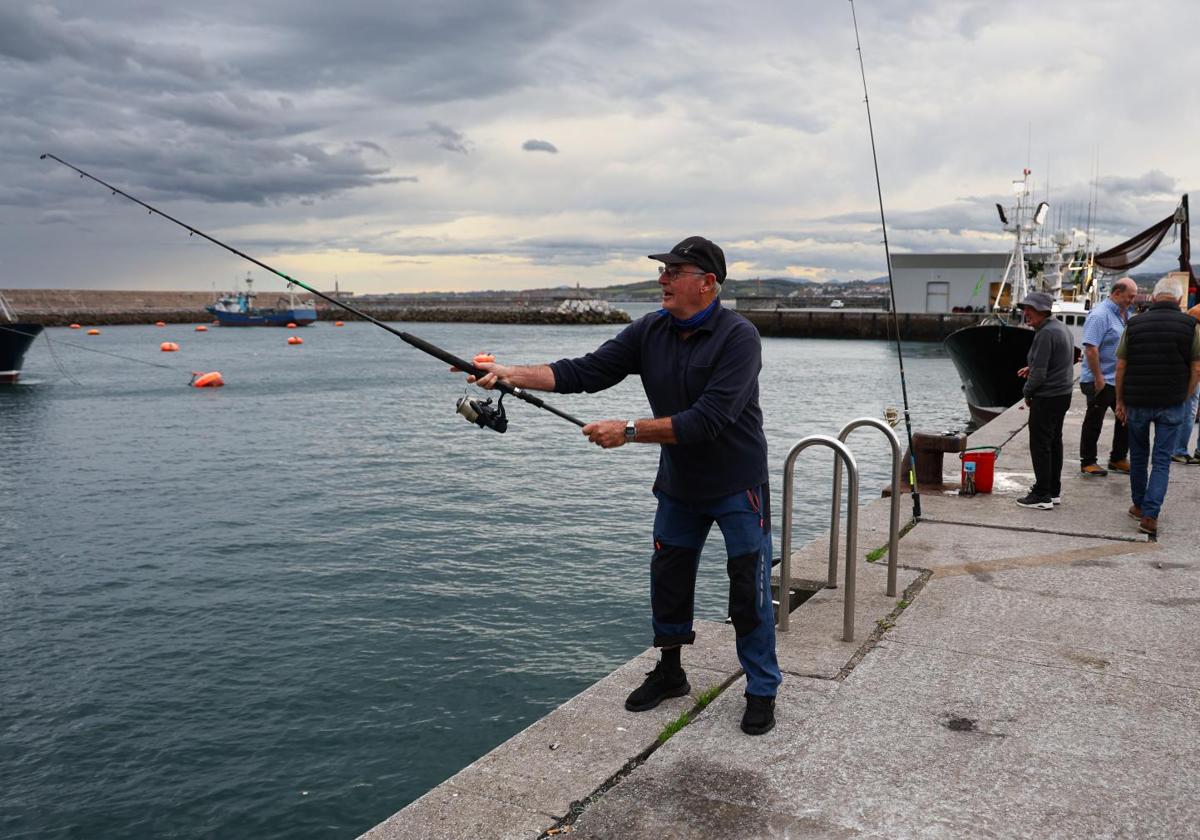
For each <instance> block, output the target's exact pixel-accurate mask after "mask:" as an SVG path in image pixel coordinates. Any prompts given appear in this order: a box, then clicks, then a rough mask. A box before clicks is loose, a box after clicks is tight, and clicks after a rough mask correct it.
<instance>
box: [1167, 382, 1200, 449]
mask: <svg viewBox="0 0 1200 840" xmlns="http://www.w3.org/2000/svg"><path fill="white" fill-rule="evenodd" d="M1198 404H1200V389H1197V391H1196V393H1194V394H1192V397H1191V399H1189V400H1188V401H1187V417H1185V418H1184V421H1183V427H1182V428H1180V430H1179V439H1178V440H1176V441H1175V451H1174V452H1173V453H1172V454H1173V455H1191V454H1192V450H1190V449H1188V443H1189V442H1190V441H1191V439H1192V429H1194V428H1195V427H1196V406H1197V405H1198ZM1196 448H1197V449H1200V440H1197V441H1196Z"/></svg>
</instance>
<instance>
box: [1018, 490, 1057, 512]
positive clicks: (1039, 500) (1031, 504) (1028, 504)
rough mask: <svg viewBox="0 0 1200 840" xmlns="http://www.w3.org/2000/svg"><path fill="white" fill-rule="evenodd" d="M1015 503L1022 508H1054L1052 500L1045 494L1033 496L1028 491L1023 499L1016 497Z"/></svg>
mask: <svg viewBox="0 0 1200 840" xmlns="http://www.w3.org/2000/svg"><path fill="white" fill-rule="evenodd" d="M1017 504H1019V505H1020V506H1021V507H1023V508H1033V509H1034V510H1054V502H1053V501H1052V500H1051V499H1050V498H1049V497H1047V496H1035V495H1033V494H1032V493H1030V494H1029V495H1028V496H1026V497H1025V498H1023V499H1017Z"/></svg>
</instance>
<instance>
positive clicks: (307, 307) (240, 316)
mask: <svg viewBox="0 0 1200 840" xmlns="http://www.w3.org/2000/svg"><path fill="white" fill-rule="evenodd" d="M253 284H254V281H253V280H252V279H251V278H250V277H249V276H247V277H246V290H245V291H244V292H231V293H230V294H227V295H222V296H221V297H220V298H218V299H217V302H216V303H214V304H211V305H209V306H206V307H204V308H205V309H207V310H208V311H209V312H211V313H212V314H213V316H214V317H215V318H216V319H217V321H218V323H220V325H221V326H222V327H286V326H287V325H288V324H295V325H296V326H297V327H303V326H305V325H307V324H311V323H312V322H313V321H315V320H317V308H316V306H315V305H314V303H313V302H312V301H311V300H309V301H300V300H297V298H296V295H295V293H294V292H292V285H291V284H290V283H289V284H288V290H287V292H286V294H284V295H281V296H280V297H279V300H278V301H277V302H276V305H275V306H274V307H272V308H269V309H265V308H261V307H258V306H255V305H254V299H255V298H256V297H258V294H257V293H256V292H255V291H254V288H253Z"/></svg>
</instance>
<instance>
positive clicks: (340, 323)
mask: <svg viewBox="0 0 1200 840" xmlns="http://www.w3.org/2000/svg"><path fill="white" fill-rule="evenodd" d="M333 325H334V326H335V327H344V326H346V322H345V321H334V322H333Z"/></svg>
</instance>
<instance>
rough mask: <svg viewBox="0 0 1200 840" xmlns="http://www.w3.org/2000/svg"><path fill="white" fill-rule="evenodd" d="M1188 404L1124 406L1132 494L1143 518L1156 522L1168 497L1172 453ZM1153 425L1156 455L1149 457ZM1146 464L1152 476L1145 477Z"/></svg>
mask: <svg viewBox="0 0 1200 840" xmlns="http://www.w3.org/2000/svg"><path fill="white" fill-rule="evenodd" d="M1187 409H1188V403H1187V402H1181V403H1180V404H1179V405H1170V406H1149V405H1127V406H1125V422H1126V424H1127V425H1128V426H1129V491H1130V495H1131V496H1132V497H1133V503H1134V504H1135V505H1137V506H1138V507H1140V508H1141V509H1142V516H1149V517H1150V518H1151V519H1157V518H1158V513H1159V511H1161V510H1162V503H1163V499H1165V498H1166V497H1167V481H1168V479H1169V477H1170V474H1171V453H1172V452H1173V451H1174V450H1175V442H1176V441H1177V440H1179V430H1180V427H1182V426H1183V425H1184V416H1185V415H1186V413H1187ZM1152 425H1153V426H1154V454H1153V455H1151V454H1150V427H1151V426H1152ZM1147 462H1149V464H1150V477H1149V479H1147V477H1146V467H1147Z"/></svg>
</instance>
